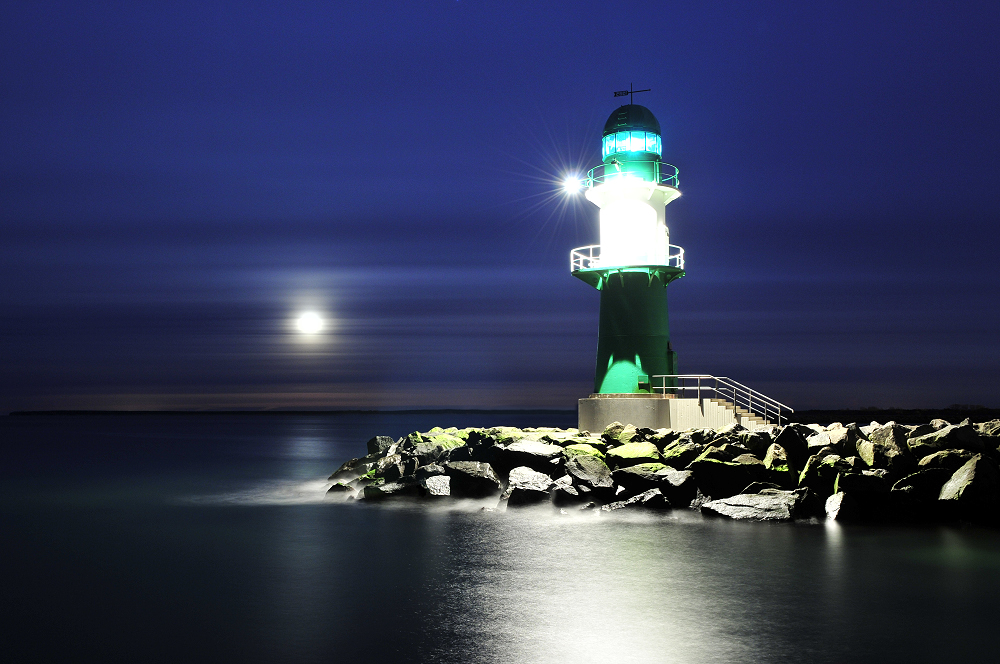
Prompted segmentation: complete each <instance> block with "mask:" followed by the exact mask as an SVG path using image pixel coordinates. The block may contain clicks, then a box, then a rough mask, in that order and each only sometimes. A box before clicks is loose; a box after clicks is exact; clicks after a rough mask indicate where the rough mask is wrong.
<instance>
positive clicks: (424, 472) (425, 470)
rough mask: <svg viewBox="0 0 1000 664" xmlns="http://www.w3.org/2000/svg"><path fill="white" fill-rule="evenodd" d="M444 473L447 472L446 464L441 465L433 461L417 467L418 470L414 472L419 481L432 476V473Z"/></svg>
mask: <svg viewBox="0 0 1000 664" xmlns="http://www.w3.org/2000/svg"><path fill="white" fill-rule="evenodd" d="M444 474H445V471H444V466H439V465H438V464H436V463H432V464H430V465H429V466H420V467H419V468H417V470H416V472H414V473H413V475H414V477H416V479H417V480H418V481H419V480H422V479H426V478H428V477H431V476H432V475H444Z"/></svg>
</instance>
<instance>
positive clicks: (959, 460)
mask: <svg viewBox="0 0 1000 664" xmlns="http://www.w3.org/2000/svg"><path fill="white" fill-rule="evenodd" d="M974 456H975V455H974V454H973V453H972V452H968V451H966V450H941V451H940V452H935V453H933V454H928V455H927V456H925V457H924V458H923V459H921V460H920V461H919V462H917V468H947V469H948V470H950V471H951V472H955V471H956V470H958V469H959V468H961V467H962V466H964V465H965V463H966V462H967V461H968V460H969V459H971V458H972V457H974Z"/></svg>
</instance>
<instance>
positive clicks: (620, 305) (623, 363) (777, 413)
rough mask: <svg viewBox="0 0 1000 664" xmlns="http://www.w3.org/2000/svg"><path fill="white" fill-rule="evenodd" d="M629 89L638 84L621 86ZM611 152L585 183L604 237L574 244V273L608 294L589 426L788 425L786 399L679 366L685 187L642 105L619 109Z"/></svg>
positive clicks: (605, 146)
mask: <svg viewBox="0 0 1000 664" xmlns="http://www.w3.org/2000/svg"><path fill="white" fill-rule="evenodd" d="M641 92H645V90H643V91H641ZM625 94H629V95H631V94H632V91H625V92H620V93H615V95H616V96H621V95H625ZM601 157H602V160H601V163H600V164H599V165H598V166H595V167H594V168H592V169H590V171H589V172H588V173H587V177H586V178H585V179H584V180H583V182H582V183H580V184H581V185H582V187H583V189H584V190H585V192H586V197H587V200H589V201H590V202H591V203H593V204H594V205H596V206H597V207H598V208H599V210H600V215H599V216H600V222H599V227H600V244H595V245H590V246H587V247H580V248H577V249H573V250H572V251H571V252H570V271H571V272H572V274H573V276H574V277H577V278H578V279H581V280H582V281H584V282H586V283H587V284H589V285H590V286H592V287H594V288H595V289H597V290H598V291H599V292H600V295H601V312H600V319H599V323H598V341H597V365H596V367H595V370H594V391H593V393H591V395H590V396H589V397H587V398H584V399H580V400H579V428H580V429H586V430H588V431H601V430H603V429H604V428H605V427H606V426H607V425H608V424H610V423H612V422H615V421H617V422H621V423H623V424H634V425H635V426H637V427H638V426H642V427H650V428H654V429H655V428H660V427H668V428H674V429H684V428H689V427H718V426H725V425H727V424H731V423H740V424H742V425H744V426H747V427H750V428H756V427H759V426H766V425H767V424H769V423H770V422H772V421H777V422H778V423H779V424H780V423H781V419H782V416H783V414H784V413H786V412H788V413H790V412H792V409H791V408H789V407H788V406H786V405H785V404H782V403H780V402H778V401H775V400H774V399H772V398H770V397H768V396H766V395H764V394H761V393H760V392H757V391H756V390H753V389H751V388H749V387H747V386H745V385H743V384H741V383H737V382H736V381H734V380H732V379H730V378H728V377H725V376H707V375H699V374H690V375H679V374H678V372H677V354H676V353H675V352H674V349H673V347H672V346H671V344H670V324H669V318H668V316H667V285H668V284H670V283H671V282H672V281H675V280H677V279H680V278H681V277H683V276H684V274H685V272H684V269H685V268H684V250H683V249H681V248H680V247H679V246H676V245H673V244H670V228H669V226H668V225H667V217H666V208H667V205H669V204H670V202H671V201H673V200H675V199H676V198H678V197H679V196H680V195H681V190H680V183H679V182H678V171H677V168H676V167H675V166H672V165H671V164H668V163H666V162H664V161H663V133H662V131H661V129H660V123H659V122H658V121H657V120H656V117H655V116H654V115H653V113H652V112H651V111H650V110H649V109H648V108H646V107H645V106H639V105H638V104H632V103H629V104H625V105H623V106H621V107H619V108H617V109H615V110H614V111H613V112H612V113H611V116H610V117H609V118H608V121H607V122H606V123H605V124H604V133H603V135H602V136H601Z"/></svg>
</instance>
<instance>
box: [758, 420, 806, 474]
mask: <svg viewBox="0 0 1000 664" xmlns="http://www.w3.org/2000/svg"><path fill="white" fill-rule="evenodd" d="M804 431H807V432H809V433H812V430H811V429H809V428H808V427H805V426H802V425H801V424H789V425H788V426H786V427H785V428H784V429H782V430H781V433H779V434H778V435H777V437H775V439H774V444H775V445H779V446H780V447H781V448H782V449H784V450H785V453H786V454H787V459H788V462H789V463H790V465H791V467H792V468H795V469H796V470H798V469H800V468H803V467H805V465H806V461H807V460H808V459H809V444H808V443H807V442H806V434H805V433H804ZM765 453H766V451H765Z"/></svg>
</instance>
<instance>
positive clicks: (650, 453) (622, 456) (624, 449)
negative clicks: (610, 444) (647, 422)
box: [606, 443, 661, 468]
mask: <svg viewBox="0 0 1000 664" xmlns="http://www.w3.org/2000/svg"><path fill="white" fill-rule="evenodd" d="M606 458H607V462H608V465H609V466H611V467H612V468H624V467H626V466H635V465H637V464H640V463H658V462H660V461H661V457H660V451H659V450H657V449H656V445H654V444H653V443H625V444H624V445H619V446H618V447H615V448H613V449H610V450H608V454H607V457H606Z"/></svg>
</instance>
